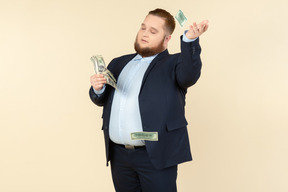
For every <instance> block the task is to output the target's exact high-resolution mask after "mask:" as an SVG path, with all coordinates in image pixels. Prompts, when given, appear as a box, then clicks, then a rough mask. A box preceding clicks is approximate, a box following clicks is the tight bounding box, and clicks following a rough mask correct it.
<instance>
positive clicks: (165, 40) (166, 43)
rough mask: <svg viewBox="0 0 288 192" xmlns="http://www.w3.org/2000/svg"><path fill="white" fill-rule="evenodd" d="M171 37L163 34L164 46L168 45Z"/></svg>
mask: <svg viewBox="0 0 288 192" xmlns="http://www.w3.org/2000/svg"><path fill="white" fill-rule="evenodd" d="M171 37H172V36H171V35H166V36H165V39H164V45H165V47H167V46H168V42H169V41H170V39H171Z"/></svg>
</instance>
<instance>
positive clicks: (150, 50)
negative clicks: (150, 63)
mask: <svg viewBox="0 0 288 192" xmlns="http://www.w3.org/2000/svg"><path fill="white" fill-rule="evenodd" d="M137 39H138V36H137V37H136V40H135V43H134V49H135V51H136V52H137V53H138V54H139V55H141V56H142V57H150V56H153V55H156V54H158V53H161V52H162V51H164V50H165V47H164V40H165V37H164V38H163V41H162V42H160V43H159V44H158V45H157V46H156V47H145V48H142V47H140V45H139V42H138V41H137Z"/></svg>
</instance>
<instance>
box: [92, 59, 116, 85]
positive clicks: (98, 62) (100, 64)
mask: <svg viewBox="0 0 288 192" xmlns="http://www.w3.org/2000/svg"><path fill="white" fill-rule="evenodd" d="M90 60H91V61H92V62H93V64H94V70H95V73H96V74H103V75H104V78H105V79H106V81H107V84H109V85H111V86H112V87H114V88H115V89H117V84H116V79H115V78H114V76H113V74H112V73H111V72H110V71H109V70H108V69H107V67H106V65H105V62H104V59H103V57H102V56H101V55H96V56H92V57H91V58H90Z"/></svg>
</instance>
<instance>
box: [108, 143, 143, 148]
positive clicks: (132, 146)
mask: <svg viewBox="0 0 288 192" xmlns="http://www.w3.org/2000/svg"><path fill="white" fill-rule="evenodd" d="M114 145H118V146H120V147H123V148H125V149H141V148H145V145H141V146H134V145H121V144H117V143H114Z"/></svg>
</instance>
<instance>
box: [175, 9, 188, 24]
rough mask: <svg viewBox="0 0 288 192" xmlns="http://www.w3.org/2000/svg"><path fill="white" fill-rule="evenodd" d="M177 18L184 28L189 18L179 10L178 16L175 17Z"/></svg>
mask: <svg viewBox="0 0 288 192" xmlns="http://www.w3.org/2000/svg"><path fill="white" fill-rule="evenodd" d="M175 18H176V19H177V21H178V23H179V24H180V25H181V27H183V26H184V24H185V23H186V21H187V18H186V17H185V15H184V13H183V12H182V11H181V10H180V9H179V11H178V13H177V15H176V16H175Z"/></svg>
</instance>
